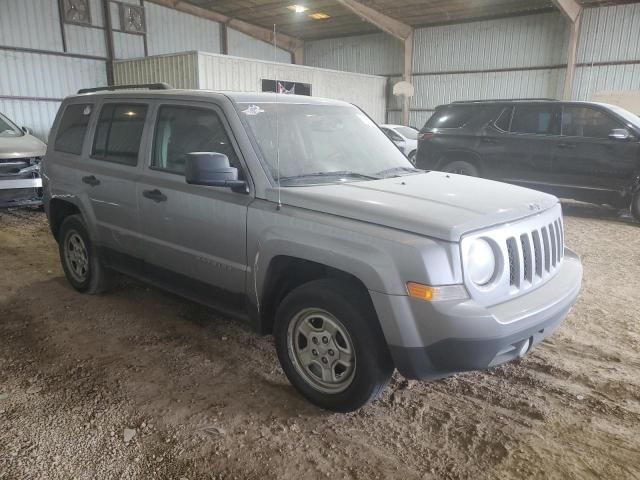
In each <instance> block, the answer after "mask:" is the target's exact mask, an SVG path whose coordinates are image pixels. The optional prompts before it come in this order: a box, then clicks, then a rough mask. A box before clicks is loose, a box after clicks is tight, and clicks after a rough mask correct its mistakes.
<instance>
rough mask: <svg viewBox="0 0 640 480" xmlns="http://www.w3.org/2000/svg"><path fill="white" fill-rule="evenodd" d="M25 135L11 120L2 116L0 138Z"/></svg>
mask: <svg viewBox="0 0 640 480" xmlns="http://www.w3.org/2000/svg"><path fill="white" fill-rule="evenodd" d="M22 135H24V133H23V132H22V130H20V129H19V128H18V127H17V126H16V125H15V124H14V123H13V122H12V121H11V120H9V119H8V118H7V117H5V116H4V115H2V114H0V137H21V136H22Z"/></svg>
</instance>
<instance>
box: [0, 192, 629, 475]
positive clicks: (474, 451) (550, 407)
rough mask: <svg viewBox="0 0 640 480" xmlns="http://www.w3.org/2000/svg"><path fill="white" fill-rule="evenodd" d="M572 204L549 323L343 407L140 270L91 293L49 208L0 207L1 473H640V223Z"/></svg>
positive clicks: (266, 343)
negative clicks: (568, 259) (570, 303)
mask: <svg viewBox="0 0 640 480" xmlns="http://www.w3.org/2000/svg"><path fill="white" fill-rule="evenodd" d="M565 213H566V214H567V217H566V227H565V228H566V237H567V243H568V245H569V246H570V247H572V248H573V249H575V250H576V251H577V252H578V253H579V254H580V255H581V256H582V260H583V262H584V267H585V278H584V286H583V289H582V293H581V297H580V300H579V302H578V304H577V306H576V307H575V309H574V310H573V311H572V313H571V314H570V316H569V318H568V319H567V321H566V322H565V324H564V325H563V326H562V327H561V328H560V329H559V330H558V331H557V332H556V334H555V335H554V336H553V337H552V338H551V339H550V340H548V341H546V342H544V343H543V344H542V345H540V346H538V348H536V349H534V350H533V351H532V352H531V353H530V354H529V355H528V356H527V357H526V358H525V359H523V360H520V361H518V362H515V363H512V364H509V365H506V366H502V367H499V368H496V369H493V370H491V371H486V372H479V373H468V374H462V375H457V376H455V377H453V378H449V379H446V380H441V381H438V382H434V383H416V382H406V381H405V380H404V379H403V378H402V377H400V376H398V375H397V374H396V375H395V376H394V378H393V380H392V383H391V385H390V387H389V388H388V389H387V391H386V392H385V394H384V396H383V397H382V398H381V399H380V400H379V401H376V402H375V403H373V404H372V405H370V406H368V407H366V408H364V409H362V410H361V411H359V412H356V413H353V414H348V415H339V414H330V413H327V412H324V411H322V410H319V409H317V408H315V407H313V406H311V405H310V404H308V403H307V402H306V401H305V400H304V399H302V398H301V397H300V396H299V395H297V394H296V392H295V391H294V390H293V388H292V387H291V386H290V385H289V383H288V382H287V380H286V378H285V376H284V374H283V373H282V370H281V369H280V367H279V366H278V363H277V359H276V355H275V350H274V347H273V344H272V339H271V338H270V337H257V336H255V335H253V334H252V333H251V332H250V331H249V330H247V329H246V328H245V327H244V326H242V325H240V324H237V323H234V322H232V321H229V320H227V319H224V318H219V317H218V316H216V315H215V314H213V313H212V312H210V311H208V310H207V309H205V308H202V307H200V306H198V305H195V304H193V303H190V302H188V301H185V300H182V299H180V298H177V297H174V296H171V295H167V294H165V293H162V292H160V291H157V290H155V289H150V288H148V287H146V286H144V285H142V284H139V283H136V282H133V281H123V282H122V285H121V286H120V287H119V288H117V289H116V290H115V291H113V292H111V293H109V294H105V295H100V296H85V295H80V294H78V293H76V292H75V291H74V290H73V289H72V288H71V287H70V286H69V285H68V284H67V282H66V281H65V279H64V277H63V274H62V270H61V268H60V265H59V261H58V254H57V247H56V245H55V243H54V241H53V239H52V238H51V236H50V234H49V231H48V227H47V223H46V219H45V217H44V215H43V214H42V213H40V212H37V211H29V210H15V211H9V212H7V211H4V212H0V479H103V478H105V479H106V478H108V479H111V478H122V479H125V478H126V479H152V478H162V479H175V480H183V479H189V480H194V479H210V478H224V479H245V478H249V479H254V478H255V479H258V478H259V479H271V478H284V479H297V478H308V479H313V478H325V477H326V478H332V479H333V480H336V479H342V478H355V479H375V478H402V479H403V480H409V479H432V478H433V479H440V478H452V479H453V478H455V479H458V478H464V479H467V478H469V479H480V478H491V479H522V478H558V479H560V478H562V479H581V480H582V479H590V478H610V479H631V478H639V479H640V321H639V320H640V319H639V315H638V310H639V308H640V296H639V295H638V292H639V291H640V228H639V227H640V226H639V225H635V224H631V223H629V222H626V221H622V220H619V219H617V218H616V216H615V214H614V212H612V211H610V210H606V209H603V208H599V207H593V206H587V205H582V204H573V203H572V204H569V205H565ZM125 436H126V437H127V440H129V441H127V442H125ZM129 437H132V438H130V439H129Z"/></svg>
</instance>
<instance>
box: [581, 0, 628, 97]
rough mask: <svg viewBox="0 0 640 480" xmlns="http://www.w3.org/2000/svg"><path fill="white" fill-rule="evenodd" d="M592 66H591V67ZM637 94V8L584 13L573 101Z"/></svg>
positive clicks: (625, 6) (609, 8) (618, 8)
mask: <svg viewBox="0 0 640 480" xmlns="http://www.w3.org/2000/svg"><path fill="white" fill-rule="evenodd" d="M592 65H593V66H592ZM610 90H640V4H637V3H636V4H631V5H621V6H617V7H602V8H597V9H596V8H593V9H588V10H586V11H585V13H584V18H583V20H582V30H581V33H580V43H579V48H578V68H577V69H576V77H575V80H574V85H573V98H574V99H576V100H591V98H592V96H593V94H594V93H596V92H600V91H610Z"/></svg>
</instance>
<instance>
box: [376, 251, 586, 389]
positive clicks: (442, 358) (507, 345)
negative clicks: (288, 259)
mask: <svg viewBox="0 0 640 480" xmlns="http://www.w3.org/2000/svg"><path fill="white" fill-rule="evenodd" d="M581 282H582V265H581V263H580V259H579V258H578V256H577V255H576V254H575V253H573V252H571V251H570V250H568V249H565V258H564V260H563V262H562V267H561V268H560V270H559V271H558V272H557V274H556V275H555V276H554V277H553V278H552V279H551V280H549V281H548V282H547V283H545V284H544V285H542V286H540V287H539V288H536V289H535V290H533V291H530V292H528V293H526V294H524V295H522V296H520V297H517V298H515V299H513V300H509V301H507V302H504V303H501V304H499V305H495V306H492V307H483V306H481V305H479V304H477V303H476V302H474V301H473V300H470V299H469V300H465V301H462V302H460V301H453V302H425V301H422V300H417V299H413V298H410V297H408V296H400V295H395V296H394V295H385V294H381V293H377V292H371V298H372V300H373V303H374V306H375V308H376V311H377V312H378V316H379V319H380V322H381V325H382V329H383V331H384V334H385V337H386V339H387V343H388V345H389V349H390V352H391V355H392V357H393V359H394V362H395V365H396V368H397V369H398V371H400V373H402V374H403V375H404V376H405V377H407V378H416V379H423V380H426V379H437V378H442V377H446V376H449V375H451V374H454V373H457V372H462V371H467V370H478V369H484V368H488V367H493V366H495V365H499V364H501V363H505V362H508V361H510V360H514V359H516V358H518V357H520V356H522V355H524V354H525V353H526V352H527V351H529V350H530V348H531V347H532V346H533V345H535V344H537V343H539V342H541V341H542V340H543V339H544V338H546V337H548V336H549V335H550V334H551V333H552V332H553V331H554V330H555V329H556V328H557V327H558V325H560V323H562V321H563V320H564V319H565V317H566V316H567V314H568V313H569V311H570V310H571V307H573V305H574V303H575V302H576V299H577V297H578V293H579V292H580V285H581Z"/></svg>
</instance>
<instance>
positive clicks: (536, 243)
mask: <svg viewBox="0 0 640 480" xmlns="http://www.w3.org/2000/svg"><path fill="white" fill-rule="evenodd" d="M531 237H532V238H533V251H534V252H535V257H536V262H535V265H536V275H537V276H538V277H542V258H543V257H544V252H543V251H542V244H541V243H540V232H538V231H537V230H534V231H533V233H532V234H531Z"/></svg>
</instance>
